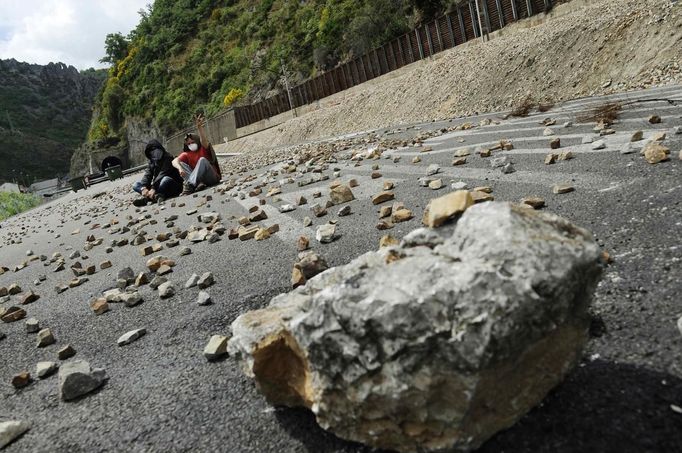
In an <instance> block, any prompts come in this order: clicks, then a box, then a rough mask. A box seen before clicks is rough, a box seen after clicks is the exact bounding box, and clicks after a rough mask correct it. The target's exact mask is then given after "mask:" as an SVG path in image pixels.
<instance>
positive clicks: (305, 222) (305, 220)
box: [303, 216, 313, 228]
mask: <svg viewBox="0 0 682 453" xmlns="http://www.w3.org/2000/svg"><path fill="white" fill-rule="evenodd" d="M312 224H313V221H312V219H311V218H310V217H308V216H305V217H304V218H303V226H304V227H306V228H307V227H309V226H310V225H312Z"/></svg>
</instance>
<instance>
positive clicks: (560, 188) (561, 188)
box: [552, 184, 575, 195]
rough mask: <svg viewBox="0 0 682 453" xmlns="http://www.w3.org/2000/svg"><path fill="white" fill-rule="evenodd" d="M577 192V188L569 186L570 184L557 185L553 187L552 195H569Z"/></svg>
mask: <svg viewBox="0 0 682 453" xmlns="http://www.w3.org/2000/svg"><path fill="white" fill-rule="evenodd" d="M574 190H575V187H573V186H571V185H569V184H557V185H555V186H554V187H552V193H554V194H557V195H558V194H563V193H569V192H573V191H574Z"/></svg>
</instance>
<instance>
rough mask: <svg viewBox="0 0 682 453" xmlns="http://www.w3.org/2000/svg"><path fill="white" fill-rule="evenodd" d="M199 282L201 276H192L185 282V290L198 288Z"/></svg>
mask: <svg viewBox="0 0 682 453" xmlns="http://www.w3.org/2000/svg"><path fill="white" fill-rule="evenodd" d="M198 281H199V276H198V275H197V274H192V275H190V276H189V278H188V279H187V281H186V282H185V289H189V288H194V287H195V286H197V282H198Z"/></svg>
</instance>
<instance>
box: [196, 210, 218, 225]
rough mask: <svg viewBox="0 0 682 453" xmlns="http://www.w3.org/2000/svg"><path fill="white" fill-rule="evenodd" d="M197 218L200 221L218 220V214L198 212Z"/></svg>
mask: <svg viewBox="0 0 682 453" xmlns="http://www.w3.org/2000/svg"><path fill="white" fill-rule="evenodd" d="M197 219H198V220H199V222H201V223H213V222H217V221H218V220H220V214H218V213H217V212H204V213H203V214H199V216H198V217H197Z"/></svg>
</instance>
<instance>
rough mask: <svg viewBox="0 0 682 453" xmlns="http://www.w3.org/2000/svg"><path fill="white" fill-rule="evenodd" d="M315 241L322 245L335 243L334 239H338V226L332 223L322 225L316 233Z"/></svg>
mask: <svg viewBox="0 0 682 453" xmlns="http://www.w3.org/2000/svg"><path fill="white" fill-rule="evenodd" d="M315 239H317V240H318V241H319V242H320V243H322V244H326V243H329V242H332V241H334V239H336V225H332V224H331V223H325V224H324V225H320V226H319V227H317V231H316V232H315Z"/></svg>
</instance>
